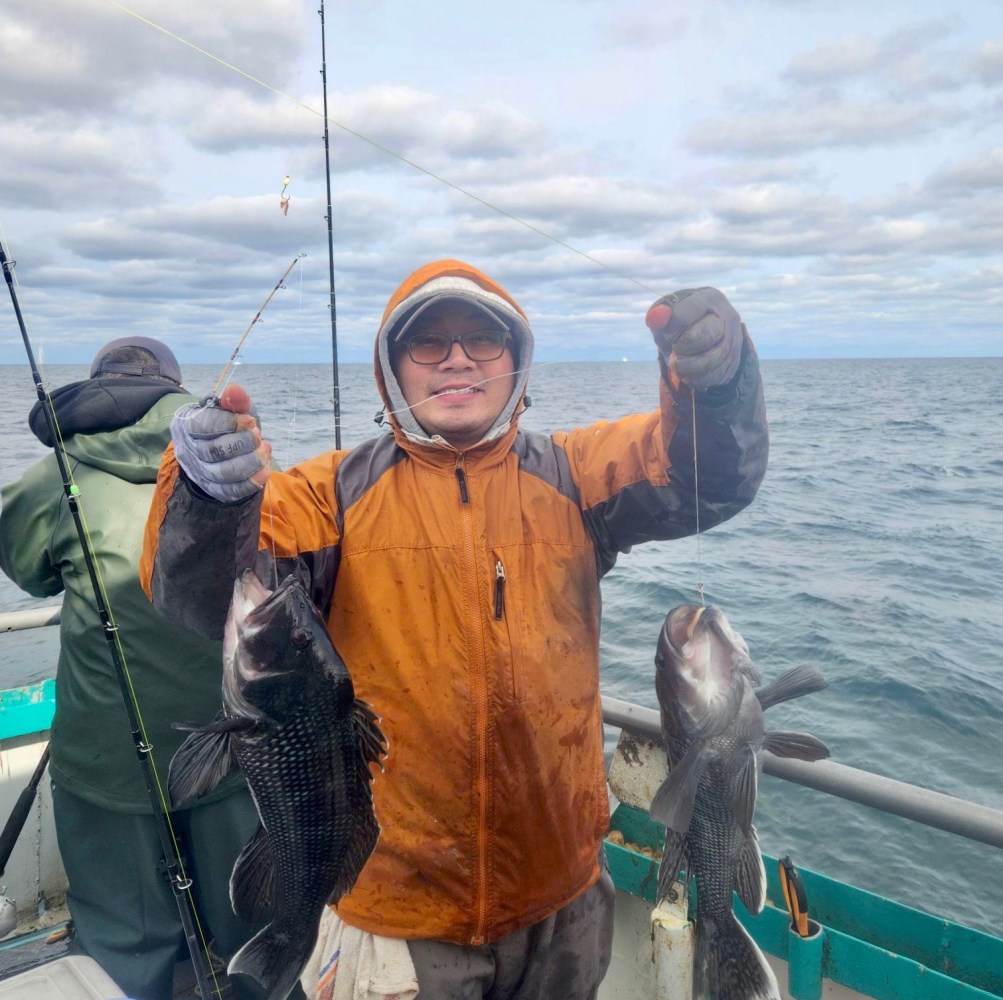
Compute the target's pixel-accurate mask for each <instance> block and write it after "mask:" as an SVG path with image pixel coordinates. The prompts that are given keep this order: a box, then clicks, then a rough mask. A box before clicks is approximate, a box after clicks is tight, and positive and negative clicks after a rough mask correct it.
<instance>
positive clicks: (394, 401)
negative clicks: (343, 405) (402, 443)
mask: <svg viewBox="0 0 1003 1000" xmlns="http://www.w3.org/2000/svg"><path fill="white" fill-rule="evenodd" d="M447 299H457V300H459V301H462V302H466V303H469V304H471V305H474V306H476V307H477V308H478V309H481V310H483V311H484V312H486V313H487V314H488V315H490V316H492V317H493V318H494V319H496V320H498V321H500V322H502V323H504V324H505V326H507V327H508V329H509V330H510V331H511V333H512V337H513V341H514V351H513V353H514V355H515V361H516V375H515V386H514V388H513V390H512V395H511V396H510V397H509V399H508V402H507V403H506V404H505V406H504V407H502V410H501V412H500V413H499V414H498V418H497V419H496V420H495V422H494V424H492V426H491V427H490V428H489V429H488V431H487V433H486V434H485V435H484V438H483V439H482V441H481V443H484V442H487V441H494V440H496V439H497V438H499V437H501V436H502V435H503V434H505V432H506V431H507V430H508V429H509V428H510V427H511V426H512V425H513V424H514V423H515V422H516V419H517V417H518V415H519V413H520V412H521V411H522V409H524V406H523V401H524V398H525V395H526V384H527V382H528V381H529V370H530V367H531V366H532V363H533V331H532V330H531V329H530V326H529V320H528V319H527V318H526V314H525V313H524V312H523V311H522V308H521V307H520V306H519V303H518V302H516V300H515V299H514V298H512V296H511V295H509V293H508V292H507V291H505V289H504V288H502V286H501V285H499V284H498V283H497V282H495V281H492V280H491V279H490V278H489V277H488V276H487V275H486V274H484V273H483V272H482V271H479V270H478V269H477V268H476V267H474V266H473V265H471V264H465V263H464V262H463V261H460V260H452V259H446V260H437V261H433V262H432V263H430V264H425V265H424V266H422V267H420V268H418V270H417V271H414V272H413V273H412V274H410V275H408V277H407V278H405V279H404V281H403V282H401V284H400V286H399V287H398V288H397V290H396V291H395V292H394V293H393V295H391V296H390V301H389V302H387V307H386V309H385V310H384V312H383V318H382V319H381V320H380V327H379V330H378V331H377V334H376V349H375V357H374V367H375V371H376V384H377V385H378V386H379V390H380V396H381V397H382V399H383V404H384V406H385V407H386V415H387V417H388V418H389V420H390V423H391V426H392V427H393V428H394V431H395V433H396V434H397V435H398V437H401V436H403V437H404V438H405V439H406V440H408V441H411V442H413V443H416V444H424V445H436V444H438V441H436V440H433V439H432V438H431V437H429V435H428V433H427V432H426V431H425V429H424V428H423V427H422V426H421V424H420V423H419V422H418V421H417V420H416V419H415V416H414V413H413V412H412V410H411V408H410V407H409V406H408V403H407V401H406V400H405V399H404V394H403V392H402V391H401V387H400V383H399V382H398V381H397V375H396V373H395V372H394V369H393V365H392V363H391V358H392V357H393V345H394V343H395V341H396V340H397V338H398V337H399V336H400V334H401V332H402V331H404V330H405V329H406V327H407V326H409V325H410V323H411V322H412V321H413V320H414V319H416V318H417V316H418V315H420V314H421V313H422V312H424V311H425V310H426V309H427V308H428V307H429V306H430V305H432V304H433V303H435V302H440V301H443V300H447Z"/></svg>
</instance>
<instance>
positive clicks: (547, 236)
mask: <svg viewBox="0 0 1003 1000" xmlns="http://www.w3.org/2000/svg"><path fill="white" fill-rule="evenodd" d="M108 3H110V4H111V6H113V7H116V8H117V9H118V10H120V11H122V13H123V14H128V15H129V16H130V17H134V18H135V19H136V20H137V21H141V22H142V23H143V24H146V25H148V26H149V27H151V28H154V29H155V30H156V31H159V32H161V34H164V35H167V37H168V38H172V39H174V41H176V42H180V43H181V44H182V45H186V46H187V47H188V48H190V49H192V50H194V51H195V52H198V53H199V54H200V55H203V56H205V57H206V58H207V59H211V60H212V61H213V62H215V63H217V64H219V65H220V66H222V67H224V68H225V69H228V70H230V71H231V72H233V73H236V74H237V75H238V76H242V77H243V78H244V79H245V80H248V81H250V82H251V83H253V84H255V85H257V86H259V87H262V88H263V89H264V90H267V91H269V92H270V93H272V94H275V95H276V97H281V98H282V99H283V100H287V101H292V102H293V103H294V104H295V105H296V106H297V107H300V108H303V110H304V111H309V112H310V114H312V115H316V116H317V117H318V118H320V119H321V120H322V121H324V122H325V123H327V124H329V125H333V126H334V127H335V128H338V129H341V131H342V132H345V133H347V134H348V135H351V136H354V137H355V138H356V139H359V140H361V141H362V142H365V143H368V144H369V145H370V146H372V147H373V148H374V149H378V150H379V151H380V152H381V153H385V154H386V155H387V156H390V157H392V158H393V159H395V160H397V161H399V162H400V163H403V164H405V165H407V166H409V167H411V168H412V170H417V171H418V172H419V173H421V174H424V175H425V176H426V177H430V178H432V180H434V181H438V182H439V183H440V184H443V185H444V186H446V187H448V188H449V189H450V190H452V191H456V192H457V194H461V195H463V196H464V197H465V198H469V199H470V200H471V201H475V202H477V204H479V205H483V206H484V207H485V208H487V209H490V210H491V211H492V212H496V213H497V214H498V215H502V216H504V217H505V218H506V219H509V220H511V221H512V222H515V223H516V224H517V225H520V226H522V227H523V228H524V229H528V230H529V231H530V232H533V233H536V234H537V235H538V236H542V237H543V238H544V239H545V240H549V241H550V242H551V243H554V244H556V245H557V246H559V247H563V248H564V249H565V250H569V251H570V252H571V253H573V254H577V255H578V256H579V257H582V258H584V259H585V260H587V261H589V262H590V263H592V264H595V266H596V267H601V268H603V269H604V270H606V271H608V272H609V273H610V274H613V275H616V276H617V277H618V278H622V279H623V280H624V281H629V282H631V284H634V285H637V287H638V288H643V289H644V290H645V291H646V292H650V293H651V294H652V295H655V296H659V295H661V294H662V292H661V291H659V290H657V289H654V288H652V287H651V286H650V285H646V284H645V283H644V282H643V281H639V280H638V279H637V278H635V277H633V276H631V275H629V274H627V273H626V272H624V271H621V270H619V269H618V268H615V267H612V266H611V265H609V264H606V263H604V262H603V261H601V260H599V259H598V258H597V257H593V256H592V255H591V254H589V253H586V252H585V251H584V250H579V249H578V247H576V246H572V245H571V244H570V243H567V242H565V241H564V240H562V239H560V238H559V237H557V236H554V235H552V234H551V233H548V232H547V231H546V230H544V229H541V228H540V227H539V226H534V225H533V224H532V223H531V222H527V221H526V220H525V219H521V218H520V217H519V216H518V215H515V214H514V213H512V212H509V211H508V210H507V209H504V208H502V207H501V206H500V205H496V204H494V203H493V202H490V201H488V200H487V199H486V198H482V197H481V196H480V195H477V194H474V193H473V192H472V191H469V190H467V189H466V188H464V187H461V186H460V185H459V184H455V183H453V181H451V180H448V179H447V178H445V177H442V176H441V175H440V174H437V173H435V172H434V171H432V170H429V169H428V168H426V167H423V166H421V164H419V163H415V162H414V160H409V159H408V158H407V157H406V156H403V155H402V154H401V153H398V152H396V151H395V150H393V149H390V147H389V146H384V145H383V144H382V143H381V142H377V140H375V139H371V138H370V137H369V136H367V135H364V134H363V133H362V132H358V131H356V130H355V129H353V128H350V127H349V126H348V125H344V124H342V123H341V122H338V121H335V120H334V119H333V118H330V117H329V116H327V115H325V114H324V112H322V111H318V110H317V109H316V108H313V107H311V106H310V105H309V104H306V103H304V102H303V101H300V100H298V99H297V98H296V97H294V96H293V95H292V94H288V93H286V92H285V91H284V90H280V89H279V88H278V87H273V86H272V85H271V84H269V83H266V82H265V81H264V80H261V79H259V78H258V77H256V76H252V75H251V74H250V73H248V72H246V71H245V70H242V69H240V67H238V66H234V65H233V63H229V62H227V61H226V60H225V59H223V58H221V57H220V56H217V55H215V54H214V53H212V52H209V51H208V50H207V49H203V48H202V47H201V46H199V45H196V44H195V43H194V42H192V41H189V40H188V39H187V38H184V37H183V36H181V35H178V34H176V33H175V32H173V31H170V30H169V29H168V28H165V27H163V25H160V24H157V22H156V21H151V20H150V19H149V18H148V17H144V16H143V15H142V14H138V13H137V12H136V11H134V10H130V9H129V8H128V7H125V6H123V5H122V4H120V3H116V2H115V0H108Z"/></svg>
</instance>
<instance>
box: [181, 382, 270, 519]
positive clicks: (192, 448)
mask: <svg viewBox="0 0 1003 1000" xmlns="http://www.w3.org/2000/svg"><path fill="white" fill-rule="evenodd" d="M252 413H253V410H252ZM236 427H237V414H236V413H232V412H231V411H230V410H224V409H221V408H220V407H219V406H217V405H216V401H215V400H214V399H211V398H207V399H203V400H202V401H201V402H200V403H189V404H188V405H187V406H182V407H181V409H179V410H178V411H177V412H176V413H175V414H174V419H173V420H172V421H171V438H172V440H173V441H174V454H175V456H176V457H177V460H178V465H180V466H181V468H182V469H183V470H184V472H185V475H186V476H187V477H188V478H189V479H190V480H191V481H192V482H193V483H194V484H195V485H196V486H198V487H199V489H201V490H203V491H204V492H206V493H208V494H209V496H211V497H212V498H213V499H214V500H219V501H221V502H223V503H229V502H233V501H235V500H243V499H244V498H245V497H249V496H251V495H252V494H254V493H257V492H258V490H259V489H261V487H260V486H258V485H257V484H256V483H252V482H251V476H253V475H254V473H256V472H257V471H258V470H259V469H260V468H262V467H263V463H262V461H261V459H260V458H259V457H258V455H257V454H255V449H256V448H257V445H258V442H257V441H256V440H255V437H254V434H252V433H251V431H249V430H240V431H239V430H237V429H236Z"/></svg>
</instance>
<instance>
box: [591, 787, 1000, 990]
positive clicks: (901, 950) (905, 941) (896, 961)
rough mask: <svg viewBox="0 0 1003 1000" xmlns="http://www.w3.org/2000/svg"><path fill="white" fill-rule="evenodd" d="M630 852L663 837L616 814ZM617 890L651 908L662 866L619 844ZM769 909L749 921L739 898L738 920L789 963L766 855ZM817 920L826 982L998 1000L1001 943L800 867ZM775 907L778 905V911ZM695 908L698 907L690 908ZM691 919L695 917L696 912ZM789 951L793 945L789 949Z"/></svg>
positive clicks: (641, 819) (609, 848) (627, 809)
mask: <svg viewBox="0 0 1003 1000" xmlns="http://www.w3.org/2000/svg"><path fill="white" fill-rule="evenodd" d="M610 829H611V831H617V832H618V833H620V834H622V836H623V839H624V840H625V841H626V842H627V844H628V845H637V846H638V847H640V848H649V849H651V848H653V849H658V850H660V849H661V846H662V843H663V842H664V828H663V827H662V826H661V825H659V824H658V823H654V822H653V821H652V820H651V819H649V818H648V816H647V814H646V813H644V812H643V811H641V810H639V809H635V808H633V807H631V806H627V805H623V804H621V805H619V806H618V807H617V809H616V811H615V812H614V814H613V818H612V821H611V823H610ZM606 856H607V859H608V861H609V866H610V873H611V874H612V876H613V881H614V882H615V883H616V885H617V888H619V889H621V890H622V891H624V892H628V893H630V894H631V895H634V896H638V897H640V898H642V899H645V900H646V901H647V902H649V903H651V904H654V901H655V889H656V886H657V882H658V862H657V861H655V860H654V859H652V858H650V857H648V856H646V855H644V854H642V853H640V852H639V851H637V850H634V849H632V847H631V846H620V845H619V844H616V843H609V842H607V844H606ZM763 861H764V864H765V867H766V873H767V905H766V906H765V907H764V909H763V912H762V913H760V914H758V915H756V916H754V917H753V916H750V915H749V914H748V912H747V911H746V910H745V908H744V907H743V906H742V904H741V902H739V900H738V898H737V897H736V898H735V913H736V915H737V916H738V918H739V920H740V921H741V922H742V924H743V925H744V926H745V927H746V929H747V930H748V931H749V933H750V934H751V935H752V937H753V938H754V939H755V941H756V943H757V944H758V945H759V946H760V947H761V948H762V949H763V950H764V951H765V952H767V953H769V954H771V955H774V956H775V957H777V958H780V959H782V960H784V961H788V962H790V961H796V956H795V955H792V954H790V949H791V948H792V947H793V948H798V947H799V945H798V941H797V939H796V936H795V935H792V934H790V933H789V918H788V915H787V912H786V909H784V908H783V894H782V891H781V889H780V881H779V875H778V874H777V860H776V859H775V858H772V857H770V856H769V855H763ZM799 871H800V872H801V875H802V877H803V879H804V882H805V887H806V890H807V892H808V899H809V904H810V913H811V916H812V918H813V919H818V920H819V922H820V923H821V924H822V927H823V933H824V935H825V939H824V942H823V955H822V975H823V976H824V977H825V978H827V979H830V980H832V981H833V982H838V983H841V984H842V985H844V986H846V987H848V988H850V989H853V990H856V991H857V992H859V993H863V994H864V995H865V996H868V997H872V998H874V1000H906V998H908V1000H1001V998H1003V938H997V937H993V936H992V935H990V934H986V933H984V932H982V931H978V930H975V929H973V928H970V927H965V926H963V925H961V924H955V923H951V922H950V921H947V920H944V919H943V918H942V917H935V916H931V915H930V914H928V913H924V912H923V911H921V910H916V909H913V908H912V907H908V906H905V905H903V904H901V903H896V902H895V901H894V900H890V899H886V898H884V897H882V896H877V895H875V894H874V893H870V892H867V891H866V890H863V889H858V888H856V887H854V886H850V885H847V884H846V883H843V882H839V881H837V880H836V879H831V878H828V877H827V876H825V875H820V874H818V873H817V872H811V871H808V870H806V869H801V868H799ZM775 902H777V903H779V904H780V906H779V907H778V906H775V905H774V903H775ZM690 903H691V907H692V903H693V900H692V898H691V900H690ZM691 912H692V909H691ZM792 942H793V944H792Z"/></svg>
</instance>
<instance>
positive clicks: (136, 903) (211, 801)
mask: <svg viewBox="0 0 1003 1000" xmlns="http://www.w3.org/2000/svg"><path fill="white" fill-rule="evenodd" d="M51 398H52V402H53V407H54V410H55V415H56V419H57V422H58V427H59V436H60V439H61V441H62V446H63V447H64V448H65V454H66V459H67V464H68V465H69V468H70V472H71V475H72V477H73V480H74V482H75V483H76V485H77V486H79V488H80V496H81V509H82V510H83V513H84V518H85V521H86V525H87V529H88V534H89V536H90V539H91V542H92V545H93V548H94V552H95V554H96V556H97V565H98V569H99V573H100V576H101V578H102V580H103V582H104V586H105V589H106V592H107V596H108V604H109V606H110V610H111V614H112V616H113V618H114V620H115V622H116V623H117V625H118V626H119V636H120V638H121V641H122V648H123V651H124V661H125V666H126V669H127V670H128V673H129V675H130V677H131V679H132V685H133V687H134V689H135V693H136V699H137V702H138V705H139V711H140V714H141V717H142V721H143V728H144V729H145V732H146V734H147V736H148V738H149V741H150V743H151V744H152V746H153V750H152V754H153V759H154V763H155V765H156V768H157V772H158V774H159V776H160V783H161V785H162V787H163V788H165V789H166V787H167V770H168V765H169V764H170V760H171V757H172V756H173V755H174V752H175V750H177V748H178V746H179V745H180V743H181V741H182V740H183V738H184V736H185V735H186V734H185V733H183V732H180V731H178V730H176V729H174V728H172V724H173V723H178V722H186V721H190V720H193V719H194V720H201V719H206V718H211V717H212V715H213V714H214V713H215V712H216V711H217V710H218V708H219V706H220V702H221V684H222V679H221V678H222V646H221V643H219V642H214V641H210V640H207V639H204V638H202V637H201V636H198V635H196V634H195V633H194V632H189V631H188V630H186V629H184V628H180V627H178V626H177V625H173V624H171V623H170V622H168V621H167V620H166V619H165V618H162V617H161V616H160V615H159V614H158V613H157V611H155V610H154V608H153V607H152V606H151V605H150V603H149V601H147V599H146V596H145V595H144V594H143V592H142V590H141V589H140V586H139V581H138V565H137V564H138V561H139V554H140V551H141V549H142V542H143V528H144V525H145V523H146V516H147V512H148V511H149V507H150V501H151V498H152V497H153V490H154V484H155V482H156V478H157V469H158V467H159V465H160V458H161V453H162V452H163V450H164V448H165V447H166V446H167V443H168V442H169V441H170V423H171V418H172V417H173V415H174V412H175V411H176V410H177V409H178V408H179V407H181V406H184V405H185V404H187V403H192V402H194V401H195V400H194V398H193V397H192V396H191V395H190V394H189V393H187V392H186V391H185V390H184V388H183V387H182V385H181V370H180V368H179V366H178V362H177V360H176V359H175V357H174V354H173V353H172V352H171V351H170V349H169V348H168V347H167V346H166V345H164V344H162V343H160V342H159V341H156V340H152V339H150V338H146V337H125V338H121V339H118V340H113V341H111V342H110V343H108V344H106V345H105V346H104V347H102V348H101V350H100V351H98V354H97V356H96V357H95V359H94V363H93V365H92V366H91V373H90V378H88V379H84V380H83V381H79V382H73V383H70V384H69V385H64V386H62V387H61V388H59V389H56V390H55V391H53V392H52V394H51ZM44 418H45V414H44V412H43V410H42V403H41V402H38V403H36V404H35V406H34V408H33V409H32V411H31V414H30V416H29V418H28V422H29V425H30V427H31V429H32V431H33V432H34V434H35V436H36V437H38V438H39V439H40V440H41V441H42V443H43V444H44V445H46V446H47V447H49V448H51V447H53V445H54V443H55V442H53V441H52V440H51V438H50V435H49V430H48V427H47V424H46V421H45V419H44ZM0 568H2V569H3V571H4V572H5V573H6V574H7V575H8V576H9V577H10V578H11V579H12V580H13V581H14V582H15V583H16V584H17V585H18V586H19V587H21V588H22V589H23V590H26V591H27V592H28V593H29V594H32V595H34V596H36V597H51V596H53V595H55V594H59V593H64V594H65V596H64V598H63V610H62V617H61V622H60V653H59V664H58V667H57V671H56V712H55V717H54V719H53V722H52V733H51V740H50V753H51V758H50V765H49V766H50V772H51V778H52V794H53V808H54V816H55V825H56V835H57V840H58V843H59V850H60V853H61V855H62V859H63V863H64V866H65V868H66V873H67V876H68V881H69V891H68V893H67V902H68V904H69V909H70V915H71V918H72V921H73V927H74V933H75V947H76V948H78V949H79V950H80V951H81V952H83V953H85V954H87V955H90V956H91V957H92V958H94V959H95V961H97V962H98V963H99V964H100V965H101V966H102V967H103V968H104V969H105V971H106V972H107V973H108V975H110V976H111V978H112V979H113V980H115V982H116V984H117V985H118V986H119V987H120V988H121V989H122V990H124V991H125V993H126V994H127V995H128V996H129V997H134V998H136V1000H169V998H170V997H171V994H172V981H173V976H174V968H175V964H176V963H177V962H178V961H180V960H182V959H183V958H184V957H185V956H186V955H187V945H186V942H185V935H184V931H183V928H182V924H181V918H180V914H179V910H178V905H177V902H176V900H175V898H174V893H173V890H172V889H171V887H170V885H169V884H168V882H167V880H166V879H165V877H164V875H163V874H162V871H163V866H162V864H161V861H162V857H163V852H162V849H161V845H160V840H159V837H158V835H157V828H156V824H155V818H154V815H153V807H152V804H151V800H150V795H149V792H148V790H147V785H146V782H145V780H144V776H143V772H142V765H141V763H140V762H139V761H138V760H137V754H136V749H135V746H134V743H133V740H132V735H131V726H130V723H129V717H128V715H127V713H126V708H125V703H124V701H123V696H122V690H121V687H120V685H119V682H118V679H117V676H116V673H115V669H114V665H113V663H112V659H111V654H110V650H109V648H108V643H107V639H106V638H105V633H104V629H103V627H102V624H101V621H100V618H99V616H98V612H97V609H96V606H95V600H94V593H93V590H92V588H91V582H90V577H89V575H88V572H87V567H86V565H85V562H84V557H83V553H82V551H81V546H80V542H79V539H78V536H77V532H76V528H75V525H74V522H73V518H72V515H71V514H70V511H69V509H68V506H67V503H66V498H65V494H64V490H63V485H62V480H61V478H60V474H59V469H58V466H57V464H56V458H55V455H54V454H50V455H47V456H46V457H45V458H43V459H42V460H41V461H39V462H38V463H37V464H35V465H34V466H32V467H31V468H30V469H29V470H28V471H27V472H26V473H25V474H24V476H23V477H22V478H21V480H20V481H19V482H17V483H15V484H13V485H10V486H7V487H5V488H4V489H3V509H2V511H0ZM235 777H236V780H235V781H230V782H229V783H228V784H226V786H225V787H221V788H220V789H218V790H217V792H216V793H214V794H213V795H212V796H207V797H206V798H204V799H200V800H198V803H197V804H196V805H193V806H192V807H191V808H188V809H184V810H178V811H175V812H173V813H172V816H171V824H172V827H173V829H174V831H175V834H176V836H177V837H178V841H179V845H180V847H181V850H182V856H183V858H184V861H185V870H186V873H187V874H188V876H189V877H190V878H192V879H193V881H194V886H193V892H194V893H195V901H196V904H197V909H198V913H199V917H200V921H201V924H202V932H203V934H204V936H205V939H206V940H207V941H213V948H214V950H215V951H216V952H217V953H218V954H219V955H220V956H222V957H225V958H228V957H229V956H230V955H231V954H233V953H234V952H235V951H236V950H237V949H238V948H239V947H240V946H241V945H242V944H243V943H244V942H245V941H246V940H248V939H249V938H250V937H251V935H252V934H253V933H254V932H255V931H256V930H257V928H255V927H252V926H250V925H248V924H245V923H243V922H242V921H240V920H239V919H238V918H237V917H236V916H235V915H234V913H233V911H232V909H231V906H230V900H229V891H228V883H229V877H230V872H231V871H232V870H233V865H234V861H235V860H236V858H237V855H238V854H239V853H240V850H241V849H242V847H243V845H244V843H245V842H246V841H247V840H248V839H249V838H250V836H251V834H252V833H253V832H254V831H255V830H256V828H257V824H258V818H257V812H256V810H255V807H254V803H253V800H252V799H251V797H250V794H249V792H248V791H247V788H246V785H245V784H244V783H243V780H242V779H240V778H239V776H235ZM238 978H240V979H242V980H244V982H242V983H240V984H237V983H234V995H235V996H237V997H247V998H252V997H257V996H260V993H259V992H258V991H257V987H256V986H255V985H254V984H253V983H252V982H251V981H250V980H247V979H246V977H238Z"/></svg>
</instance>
